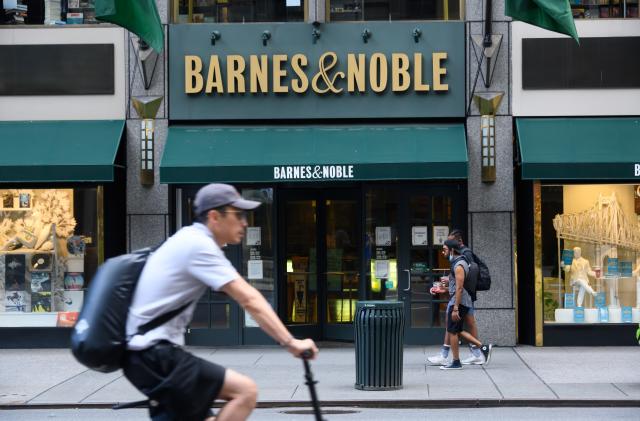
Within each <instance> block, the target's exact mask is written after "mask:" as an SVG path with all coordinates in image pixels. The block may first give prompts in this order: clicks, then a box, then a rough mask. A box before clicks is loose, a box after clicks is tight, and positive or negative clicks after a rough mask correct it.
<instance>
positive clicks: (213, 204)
mask: <svg viewBox="0 0 640 421" xmlns="http://www.w3.org/2000/svg"><path fill="white" fill-rule="evenodd" d="M260 205H261V203H260V202H256V201H255V200H247V199H243V198H242V196H240V193H238V191H237V190H236V189H235V187H233V186H231V185H229V184H218V183H214V184H208V185H206V186H204V187H203V188H201V189H200V190H198V193H196V198H195V200H194V201H193V206H194V210H195V212H196V215H201V214H202V213H204V212H206V211H208V210H211V209H214V208H219V207H221V206H233V207H234V208H238V209H244V210H251V209H255V208H257V207H258V206H260Z"/></svg>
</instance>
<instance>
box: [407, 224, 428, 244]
mask: <svg viewBox="0 0 640 421" xmlns="http://www.w3.org/2000/svg"><path fill="white" fill-rule="evenodd" d="M411 245H412V246H428V245H429V239H428V238H427V227H411Z"/></svg>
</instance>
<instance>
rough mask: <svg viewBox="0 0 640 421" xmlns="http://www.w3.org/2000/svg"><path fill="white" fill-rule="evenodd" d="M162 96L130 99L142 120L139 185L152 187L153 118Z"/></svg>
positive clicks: (153, 165)
mask: <svg viewBox="0 0 640 421" xmlns="http://www.w3.org/2000/svg"><path fill="white" fill-rule="evenodd" d="M162 98H163V97H162V96H143V97H132V98H131V102H132V104H133V108H135V110H136V111H137V113H138V116H139V117H140V118H141V119H142V120H141V122H140V184H142V185H143V186H152V185H153V184H154V175H153V173H154V167H155V164H154V158H153V152H154V149H155V147H154V143H155V142H154V137H155V136H154V133H155V121H154V118H155V117H156V114H157V113H158V109H159V108H160V104H161V103H162Z"/></svg>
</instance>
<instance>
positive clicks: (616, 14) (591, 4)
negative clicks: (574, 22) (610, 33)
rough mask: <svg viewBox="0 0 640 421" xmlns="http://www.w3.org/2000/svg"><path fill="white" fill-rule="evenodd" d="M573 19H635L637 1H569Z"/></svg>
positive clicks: (636, 15)
mask: <svg viewBox="0 0 640 421" xmlns="http://www.w3.org/2000/svg"><path fill="white" fill-rule="evenodd" d="M570 4H571V11H572V13H573V17H574V19H607V18H637V17H638V0H571V2H570Z"/></svg>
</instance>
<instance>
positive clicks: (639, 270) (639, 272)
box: [632, 256, 640, 308]
mask: <svg viewBox="0 0 640 421" xmlns="http://www.w3.org/2000/svg"><path fill="white" fill-rule="evenodd" d="M632 275H633V276H635V277H636V308H640V256H638V257H636V269H635V270H634V271H633V272H632Z"/></svg>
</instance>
